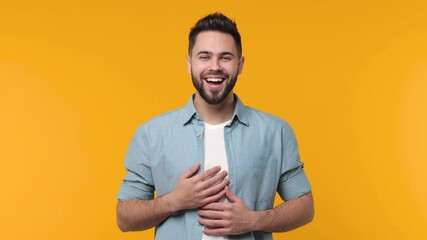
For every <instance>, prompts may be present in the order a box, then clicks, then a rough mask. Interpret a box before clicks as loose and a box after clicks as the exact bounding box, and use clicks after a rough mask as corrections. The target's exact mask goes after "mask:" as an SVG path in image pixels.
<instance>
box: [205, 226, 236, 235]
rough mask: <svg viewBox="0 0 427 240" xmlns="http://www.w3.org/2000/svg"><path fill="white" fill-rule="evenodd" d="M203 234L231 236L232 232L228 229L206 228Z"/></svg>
mask: <svg viewBox="0 0 427 240" xmlns="http://www.w3.org/2000/svg"><path fill="white" fill-rule="evenodd" d="M203 233H204V234H206V235H211V236H225V235H229V233H230V230H229V229H228V228H208V227H205V229H204V230H203Z"/></svg>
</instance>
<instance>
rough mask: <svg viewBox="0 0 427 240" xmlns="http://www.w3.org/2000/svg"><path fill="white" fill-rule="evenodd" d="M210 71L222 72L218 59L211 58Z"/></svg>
mask: <svg viewBox="0 0 427 240" xmlns="http://www.w3.org/2000/svg"><path fill="white" fill-rule="evenodd" d="M211 70H212V71H222V67H221V62H220V60H219V58H212V60H211Z"/></svg>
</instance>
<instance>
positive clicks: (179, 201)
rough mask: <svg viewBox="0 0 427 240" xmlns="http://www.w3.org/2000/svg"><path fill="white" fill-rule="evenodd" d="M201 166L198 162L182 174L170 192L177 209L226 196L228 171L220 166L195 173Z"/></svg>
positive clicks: (204, 203)
mask: <svg viewBox="0 0 427 240" xmlns="http://www.w3.org/2000/svg"><path fill="white" fill-rule="evenodd" d="M199 168H200V164H199V163H196V164H195V165H193V166H192V167H191V168H190V169H188V170H187V171H186V172H185V173H184V174H182V175H181V176H180V177H179V179H178V182H177V184H176V186H175V188H174V190H173V191H172V192H171V193H170V197H171V199H172V201H173V202H174V204H175V205H176V210H183V209H194V208H199V207H201V206H204V205H206V204H210V203H213V202H218V201H219V200H220V199H221V198H223V197H224V196H225V187H226V186H227V185H228V184H229V180H228V178H226V176H227V172H225V171H222V172H220V170H221V168H220V167H219V166H218V167H213V168H211V169H208V170H206V171H204V172H202V173H200V174H198V175H194V174H195V173H196V172H197V170H199Z"/></svg>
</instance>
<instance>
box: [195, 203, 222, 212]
mask: <svg viewBox="0 0 427 240" xmlns="http://www.w3.org/2000/svg"><path fill="white" fill-rule="evenodd" d="M222 204H223V203H218V202H213V203H209V204H207V205H205V206H203V207H201V208H200V209H201V210H213V211H224V208H223V207H222Z"/></svg>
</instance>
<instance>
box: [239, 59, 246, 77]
mask: <svg viewBox="0 0 427 240" xmlns="http://www.w3.org/2000/svg"><path fill="white" fill-rule="evenodd" d="M244 63H245V57H243V56H242V57H240V61H239V74H241V73H242V70H243V64H244Z"/></svg>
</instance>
